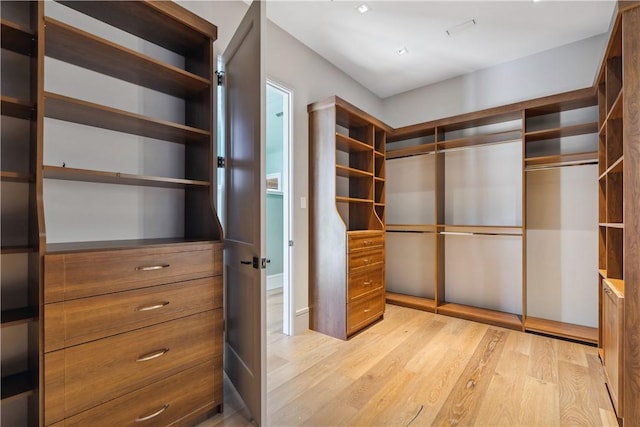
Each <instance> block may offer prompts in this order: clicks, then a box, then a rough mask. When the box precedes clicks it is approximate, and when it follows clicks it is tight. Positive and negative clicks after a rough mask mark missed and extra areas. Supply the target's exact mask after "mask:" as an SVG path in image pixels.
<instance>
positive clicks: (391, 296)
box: [386, 292, 436, 313]
mask: <svg viewBox="0 0 640 427" xmlns="http://www.w3.org/2000/svg"><path fill="white" fill-rule="evenodd" d="M386 298H387V299H386V301H387V304H394V305H400V306H403V307H409V308H415V309H416V310H422V311H430V312H432V313H435V312H436V302H435V300H433V299H429V298H420V297H414V296H411V295H403V294H397V293H394V292H387V293H386Z"/></svg>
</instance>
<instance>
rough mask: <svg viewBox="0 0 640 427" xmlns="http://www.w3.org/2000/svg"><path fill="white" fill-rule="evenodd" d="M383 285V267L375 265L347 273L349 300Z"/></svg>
mask: <svg viewBox="0 0 640 427" xmlns="http://www.w3.org/2000/svg"><path fill="white" fill-rule="evenodd" d="M383 287H384V269H383V268H382V267H377V268H375V269H373V270H368V269H367V270H364V271H360V272H355V273H350V274H349V289H348V294H349V295H348V297H349V302H351V301H353V300H354V299H356V298H358V297H361V296H362V295H365V294H367V293H369V292H371V291H374V290H377V289H381V288H383Z"/></svg>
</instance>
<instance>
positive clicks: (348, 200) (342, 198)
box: [336, 196, 373, 203]
mask: <svg viewBox="0 0 640 427" xmlns="http://www.w3.org/2000/svg"><path fill="white" fill-rule="evenodd" d="M336 202H339V203H373V200H371V199H360V198H357V197H345V196H336Z"/></svg>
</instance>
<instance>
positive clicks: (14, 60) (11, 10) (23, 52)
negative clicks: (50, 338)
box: [0, 1, 43, 425]
mask: <svg viewBox="0 0 640 427" xmlns="http://www.w3.org/2000/svg"><path fill="white" fill-rule="evenodd" d="M42 7H43V5H42V3H41V2H35V1H3V2H2V3H1V8H2V11H1V16H2V20H1V26H2V36H1V38H2V54H1V60H2V73H3V76H2V83H3V84H2V90H1V92H2V123H1V126H0V127H1V128H2V138H1V144H2V147H1V149H0V150H1V151H2V165H1V168H0V185H1V187H2V188H1V190H0V193H1V194H2V202H1V205H2V225H1V228H2V237H1V246H2V247H1V257H2V259H1V264H2V276H1V278H0V288H1V290H2V297H1V301H2V385H1V388H2V404H1V410H0V412H1V413H2V423H3V425H4V424H5V423H6V424H7V425H38V422H39V410H38V408H39V402H38V400H39V396H40V387H39V384H38V378H39V372H40V363H39V351H40V326H41V324H40V313H39V307H40V277H41V268H40V266H41V258H40V250H41V249H42V248H41V245H40V242H39V237H40V232H39V221H38V211H37V185H38V184H37V155H38V144H37V137H38V135H37V126H36V119H37V110H38V109H39V108H41V106H40V105H38V104H37V97H38V87H39V85H38V81H39V74H38V72H39V67H38V17H39V14H41V13H42Z"/></svg>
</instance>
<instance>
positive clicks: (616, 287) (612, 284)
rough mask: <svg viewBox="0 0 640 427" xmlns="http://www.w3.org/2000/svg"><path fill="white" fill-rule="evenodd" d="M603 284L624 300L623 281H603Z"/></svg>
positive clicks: (607, 279)
mask: <svg viewBox="0 0 640 427" xmlns="http://www.w3.org/2000/svg"><path fill="white" fill-rule="evenodd" d="M604 283H606V284H607V286H608V287H609V288H610V289H611V290H612V291H613V292H614V293H615V294H616V295H617V296H618V298H624V280H622V279H609V278H606V279H604Z"/></svg>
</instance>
